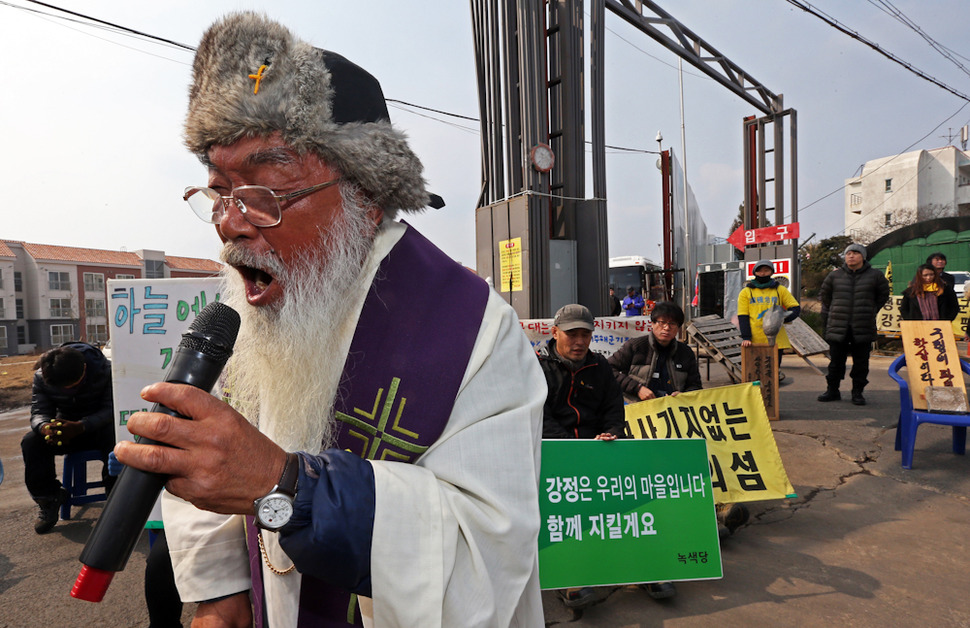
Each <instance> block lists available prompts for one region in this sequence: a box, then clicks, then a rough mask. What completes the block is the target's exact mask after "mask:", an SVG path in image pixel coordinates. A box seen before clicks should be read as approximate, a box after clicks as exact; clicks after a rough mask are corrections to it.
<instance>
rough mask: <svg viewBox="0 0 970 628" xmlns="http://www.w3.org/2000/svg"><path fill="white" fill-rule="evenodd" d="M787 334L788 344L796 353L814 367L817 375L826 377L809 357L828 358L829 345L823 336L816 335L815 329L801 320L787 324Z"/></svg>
mask: <svg viewBox="0 0 970 628" xmlns="http://www.w3.org/2000/svg"><path fill="white" fill-rule="evenodd" d="M785 332H786V333H787V334H788V342H790V343H791V347H792V349H793V350H794V351H795V353H796V354H797V355H798V356H799V357H801V359H803V360H805V363H806V364H808V365H809V366H810V367H812V369H814V370H815V372H816V373H818V374H819V375H822V376H823V377H824V376H825V373H823V372H822V371H821V370H820V369H819V368H818V367H817V366H815V365H814V364H812V362H811V360H809V359H808V356H810V355H819V354H823V355H825V357H828V355H829V343H827V342H825V340H823V339H822V337H821V336H819V335H818V334H816V333H815V330H814V329H812V328H811V327H809V326H808V323H806V322H805V321H803V320H802V319H800V318H796V319H795V320H793V321H792V322H790V323H786V324H785Z"/></svg>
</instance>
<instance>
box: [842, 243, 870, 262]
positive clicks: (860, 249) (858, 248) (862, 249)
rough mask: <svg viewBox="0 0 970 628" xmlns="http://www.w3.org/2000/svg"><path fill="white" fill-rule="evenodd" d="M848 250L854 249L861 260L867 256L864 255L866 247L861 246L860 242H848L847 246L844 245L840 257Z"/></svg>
mask: <svg viewBox="0 0 970 628" xmlns="http://www.w3.org/2000/svg"><path fill="white" fill-rule="evenodd" d="M849 251H855V252H856V253H858V254H859V255H861V256H862V260H863V261H865V260H867V259H868V258H869V256H868V255H866V247H864V246H862V245H861V244H850V245H849V246H847V247H845V250H844V251H842V257H845V254H846V253H848V252H849Z"/></svg>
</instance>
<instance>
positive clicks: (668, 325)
mask: <svg viewBox="0 0 970 628" xmlns="http://www.w3.org/2000/svg"><path fill="white" fill-rule="evenodd" d="M650 325H651V326H652V327H656V328H657V329H674V328H675V327H680V325H678V324H677V323H674V322H673V321H651V323H650Z"/></svg>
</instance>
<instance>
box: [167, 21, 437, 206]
mask: <svg viewBox="0 0 970 628" xmlns="http://www.w3.org/2000/svg"><path fill="white" fill-rule="evenodd" d="M274 132H279V133H280V135H281V136H282V138H283V141H285V142H286V143H287V144H288V145H290V146H291V147H292V148H293V149H294V150H296V151H298V152H300V153H306V152H313V153H316V154H317V155H319V156H320V158H321V159H323V160H324V161H325V162H326V163H327V165H329V166H331V167H334V168H336V169H338V170H339V171H340V172H341V173H342V175H343V177H344V178H345V179H349V180H351V181H353V182H354V183H356V184H358V185H359V186H360V187H361V188H363V189H364V191H366V192H367V194H368V195H369V197H370V198H371V200H373V201H374V202H375V203H376V204H377V205H378V206H380V207H381V208H382V209H384V211H385V213H388V214H389V215H393V214H394V212H395V211H396V210H398V209H400V210H403V211H420V210H421V209H423V208H424V207H426V206H428V205H429V204H430V205H431V206H434V207H441V206H443V205H444V202H443V201H441V199H440V197H433V198H432V197H430V196H429V194H428V191H427V190H426V189H425V181H424V179H423V178H422V176H421V172H422V170H423V167H422V166H421V162H420V161H419V160H418V158H417V156H416V155H415V154H414V153H413V152H412V151H411V148H410V147H409V146H408V143H407V139H406V137H405V135H404V133H402V132H401V131H398V130H396V129H394V128H393V127H392V126H391V121H390V117H389V116H388V113H387V105H386V104H385V102H384V94H383V92H382V91H381V86H380V83H378V82H377V79H376V78H374V77H373V76H372V75H371V74H369V73H368V72H367V71H366V70H364V69H363V68H361V67H359V66H357V65H355V64H353V63H352V62H350V61H348V60H347V59H345V58H344V57H342V56H340V55H338V54H336V53H334V52H330V51H328V50H321V49H319V48H314V47H313V46H311V45H310V44H308V43H306V42H304V41H301V40H299V39H297V38H296V37H295V36H294V35H293V34H292V33H291V32H290V31H289V30H287V29H286V28H285V27H284V26H282V25H280V24H278V23H276V22H274V21H272V20H270V19H269V18H267V17H266V16H263V15H259V14H256V13H251V12H242V13H231V14H229V15H227V16H226V17H224V18H222V19H221V20H219V21H217V22H216V23H215V24H213V25H212V26H211V27H209V30H208V31H206V33H205V34H204V35H203V36H202V41H201V42H200V43H199V48H198V51H197V52H196V55H195V62H194V63H193V66H192V86H191V88H190V91H189V111H188V115H187V117H186V120H185V144H186V146H188V147H189V149H190V150H191V151H192V152H194V153H196V154H199V155H202V154H204V153H205V152H206V151H207V150H208V149H209V147H211V146H212V145H214V144H220V145H228V144H232V143H233V142H235V141H237V140H239V139H241V138H243V137H249V136H255V137H259V136H266V135H270V134H271V133H274Z"/></svg>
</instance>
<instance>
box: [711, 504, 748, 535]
mask: <svg viewBox="0 0 970 628" xmlns="http://www.w3.org/2000/svg"><path fill="white" fill-rule="evenodd" d="M750 516H751V513H749V512H748V507H747V506H745V505H744V504H718V506H717V536H718V537H719V538H722V539H723V538H724V537H726V536H730V535H732V534H734V531H735V530H737V529H738V528H740V527H741V526H743V525H744V524H746V523H747V522H748V518H749V517H750Z"/></svg>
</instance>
